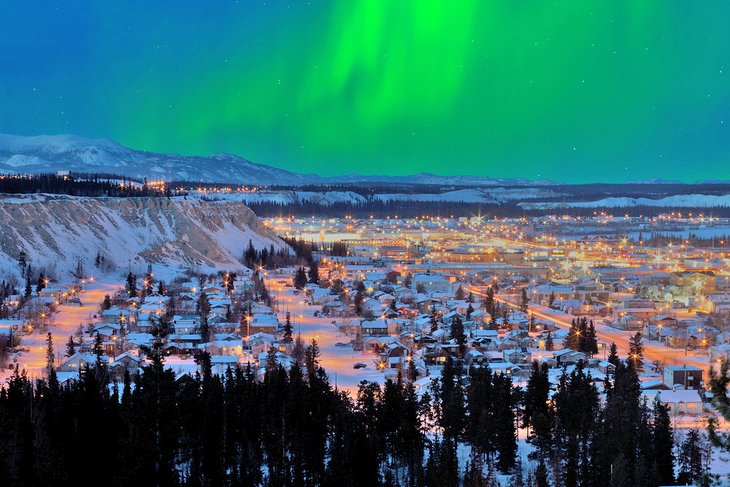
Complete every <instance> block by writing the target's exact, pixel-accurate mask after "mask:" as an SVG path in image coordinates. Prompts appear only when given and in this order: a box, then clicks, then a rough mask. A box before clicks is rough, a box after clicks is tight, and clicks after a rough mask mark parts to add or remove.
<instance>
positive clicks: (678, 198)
mask: <svg viewBox="0 0 730 487" xmlns="http://www.w3.org/2000/svg"><path fill="white" fill-rule="evenodd" d="M520 206H522V207H523V208H525V209H528V210H535V209H542V210H547V209H554V208H566V207H570V208H625V207H631V206H659V207H667V208H711V207H714V206H730V194H726V195H722V196H714V195H707V194H680V195H674V196H667V197H666V198H659V199H650V198H621V197H616V198H603V199H600V200H596V201H572V202H571V201H568V202H535V203H520Z"/></svg>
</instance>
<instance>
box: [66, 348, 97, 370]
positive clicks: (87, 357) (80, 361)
mask: <svg viewBox="0 0 730 487" xmlns="http://www.w3.org/2000/svg"><path fill="white" fill-rule="evenodd" d="M94 363H96V355H94V354H93V353H84V352H76V353H74V354H73V355H71V356H70V357H68V358H67V359H65V360H63V361H62V362H61V365H59V366H58V371H59V372H80V371H83V370H84V369H85V368H86V367H87V366H89V365H93V364H94Z"/></svg>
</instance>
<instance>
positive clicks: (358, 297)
mask: <svg viewBox="0 0 730 487" xmlns="http://www.w3.org/2000/svg"><path fill="white" fill-rule="evenodd" d="M364 301H365V296H364V295H363V293H362V291H357V293H355V298H354V299H353V304H354V305H355V314H356V315H357V316H362V312H363V302H364Z"/></svg>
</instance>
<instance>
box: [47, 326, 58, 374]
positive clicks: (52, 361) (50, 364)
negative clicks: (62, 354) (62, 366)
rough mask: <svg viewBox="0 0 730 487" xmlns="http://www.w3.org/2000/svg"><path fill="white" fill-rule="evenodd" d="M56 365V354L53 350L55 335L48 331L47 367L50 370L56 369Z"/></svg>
mask: <svg viewBox="0 0 730 487" xmlns="http://www.w3.org/2000/svg"><path fill="white" fill-rule="evenodd" d="M55 365H56V355H55V352H54V351H53V335H52V334H51V332H48V334H47V335H46V369H48V370H49V371H50V370H52V369H54V368H55Z"/></svg>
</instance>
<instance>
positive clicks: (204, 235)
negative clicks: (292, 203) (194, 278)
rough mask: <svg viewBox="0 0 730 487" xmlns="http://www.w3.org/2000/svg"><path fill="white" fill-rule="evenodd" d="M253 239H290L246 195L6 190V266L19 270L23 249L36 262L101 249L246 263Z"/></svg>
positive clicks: (146, 257)
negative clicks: (234, 198) (9, 193)
mask: <svg viewBox="0 0 730 487" xmlns="http://www.w3.org/2000/svg"><path fill="white" fill-rule="evenodd" d="M249 240H251V241H252V242H253V244H254V246H256V247H257V248H262V247H269V246H271V245H274V246H275V247H277V248H281V247H282V246H283V245H285V244H284V243H283V242H282V241H281V240H280V239H279V238H278V237H277V236H276V235H275V234H273V233H272V232H271V231H270V230H268V229H267V228H266V227H265V226H263V225H262V224H261V222H260V221H259V219H258V218H257V217H256V215H255V214H254V213H253V211H251V209H250V208H248V207H247V206H246V205H244V204H243V203H240V202H207V201H203V200H199V199H182V198H174V199H168V198H78V197H70V196H51V195H28V196H23V197H12V198H11V197H5V198H0V274H3V275H9V274H12V273H16V271H17V258H18V256H19V255H20V253H21V251H24V252H25V253H26V254H27V255H28V258H29V259H30V262H31V263H32V265H33V266H34V267H35V268H37V269H38V268H40V267H46V268H48V269H55V270H57V271H65V270H67V269H70V268H72V267H71V266H72V265H73V264H74V263H75V262H76V261H77V259H79V258H80V259H83V260H84V261H85V263H86V265H87V266H92V265H93V263H94V260H95V257H96V255H97V252H100V253H101V254H102V255H104V256H106V257H107V258H108V259H110V261H111V262H113V264H114V265H115V266H118V267H125V266H127V265H130V264H135V263H141V262H167V263H176V262H179V263H182V264H185V265H201V266H210V267H226V266H231V267H240V262H239V261H238V259H239V258H240V256H241V254H242V252H243V250H244V249H245V247H246V246H247V245H248V242H249Z"/></svg>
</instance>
